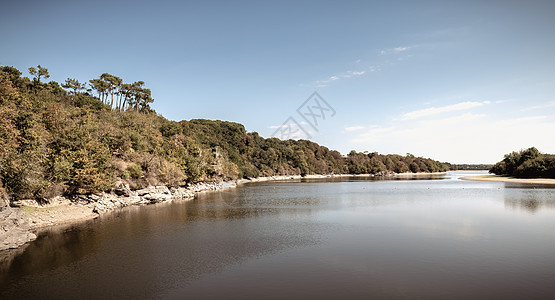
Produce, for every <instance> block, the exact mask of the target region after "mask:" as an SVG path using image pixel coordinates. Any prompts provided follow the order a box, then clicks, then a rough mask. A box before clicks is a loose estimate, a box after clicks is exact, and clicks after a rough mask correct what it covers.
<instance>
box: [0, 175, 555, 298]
mask: <svg viewBox="0 0 555 300" xmlns="http://www.w3.org/2000/svg"><path fill="white" fill-rule="evenodd" d="M460 174H461V173H450V174H449V175H448V176H447V177H445V178H444V179H434V180H430V179H428V180H378V181H372V180H369V179H368V178H367V179H364V178H349V179H341V180H337V179H336V180H307V181H303V182H298V181H297V182H272V183H258V184H250V185H246V186H244V187H241V188H238V189H234V190H228V191H224V192H216V193H209V194H203V195H201V196H200V197H199V198H198V199H196V200H193V201H189V202H174V203H167V204H161V205H153V206H150V207H146V208H145V207H132V208H126V209H123V210H121V211H120V212H118V213H114V214H110V215H108V216H105V217H102V218H100V219H97V220H94V221H90V222H87V223H84V224H81V225H78V226H73V227H70V228H67V227H66V228H65V229H55V230H51V231H49V232H46V233H44V234H42V235H41V236H40V237H39V238H38V239H37V240H36V241H35V242H33V243H31V244H29V245H28V246H27V247H26V248H24V249H21V250H19V251H18V252H17V253H13V259H7V260H4V261H3V262H0V272H1V273H0V298H1V299H17V298H26V299H42V298H49V299H90V298H102V299H106V298H108V299H137V298H168V299H185V298H188V299H214V298H220V299H269V298H270V299H284V298H287V299H306V298H317V299H337V298H351V299H362V298H365V299H368V298H372V299H407V298H410V299H555V189H554V188H552V187H549V186H540V185H523V184H509V183H495V182H474V181H462V180H459V179H457V178H456V177H457V176H460ZM464 174H465V175H467V174H468V175H469V174H470V173H464Z"/></svg>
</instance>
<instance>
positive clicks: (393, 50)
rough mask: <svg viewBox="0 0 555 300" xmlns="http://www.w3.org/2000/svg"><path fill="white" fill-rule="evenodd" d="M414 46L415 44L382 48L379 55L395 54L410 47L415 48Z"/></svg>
mask: <svg viewBox="0 0 555 300" xmlns="http://www.w3.org/2000/svg"><path fill="white" fill-rule="evenodd" d="M415 47H416V46H401V47H395V48H389V49H383V50H381V51H380V54H381V55H389V54H397V53H401V52H405V51H408V50H410V49H412V48H415Z"/></svg>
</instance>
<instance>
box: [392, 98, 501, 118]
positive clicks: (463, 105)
mask: <svg viewBox="0 0 555 300" xmlns="http://www.w3.org/2000/svg"><path fill="white" fill-rule="evenodd" d="M490 103H491V102H490V101H483V102H473V101H466V102H460V103H456V104H451V105H447V106H440V107H430V108H424V109H419V110H414V111H411V112H408V113H405V114H403V115H401V118H400V119H401V120H414V119H419V118H423V117H429V116H433V115H438V114H442V113H446V112H452V111H460V110H467V109H471V108H474V107H479V106H483V105H486V104H490Z"/></svg>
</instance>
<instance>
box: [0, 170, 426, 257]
mask: <svg viewBox="0 0 555 300" xmlns="http://www.w3.org/2000/svg"><path fill="white" fill-rule="evenodd" d="M395 175H399V174H394V173H392V174H390V173H387V174H376V175H372V174H361V175H351V174H334V175H307V176H305V177H304V178H309V179H310V178H312V179H314V178H329V177H347V176H379V177H383V176H385V177H389V176H395ZM412 175H415V174H412ZM300 178H301V176H299V175H290V176H272V177H258V178H251V179H240V180H233V181H224V182H202V183H194V184H188V185H187V186H183V187H170V188H169V187H167V186H149V187H147V188H144V189H140V190H132V189H130V187H129V185H128V184H126V183H124V182H118V183H117V184H116V185H115V187H114V188H113V189H112V191H111V192H109V193H106V192H104V193H98V194H89V195H73V196H71V197H61V196H59V197H55V198H53V199H50V200H49V201H48V203H47V204H40V203H38V202H37V201H36V200H20V201H15V202H12V203H11V206H12V207H10V202H9V200H8V197H7V195H6V193H5V191H4V190H3V189H1V188H0V251H2V250H6V249H15V248H18V247H20V246H22V245H24V244H25V243H27V242H29V241H32V240H34V239H36V235H35V233H36V231H37V230H40V229H41V228H44V227H48V226H54V225H62V224H69V223H75V222H79V221H84V220H90V219H94V218H97V217H99V216H100V215H102V214H105V213H108V212H110V211H113V210H116V209H120V208H123V207H126V206H131V205H147V204H153V203H159V202H167V201H174V200H190V199H194V198H195V196H196V195H197V194H198V193H202V192H207V191H219V190H224V189H228V188H234V187H236V186H238V185H242V184H245V183H249V182H263V181H275V180H290V179H300Z"/></svg>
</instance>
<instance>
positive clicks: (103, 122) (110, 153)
mask: <svg viewBox="0 0 555 300" xmlns="http://www.w3.org/2000/svg"><path fill="white" fill-rule="evenodd" d="M0 70H1V72H0V181H1V182H3V183H4V186H5V189H6V191H7V192H8V194H9V195H10V197H11V199H23V198H40V199H43V198H48V197H52V196H55V195H59V194H61V193H96V192H100V191H105V190H109V189H111V188H112V187H113V184H114V183H115V182H116V181H118V180H123V181H126V182H127V183H129V184H130V186H132V187H134V188H140V187H144V186H147V185H168V186H179V185H184V184H186V183H188V182H197V181H213V180H228V179H238V178H244V177H246V178H249V177H258V176H274V175H308V174H344V173H351V174H362V173H372V174H383V173H386V172H409V171H413V172H436V171H445V170H447V166H446V165H445V164H442V163H439V162H437V161H433V160H431V159H425V158H421V157H414V156H413V155H408V156H406V157H405V156H400V155H381V154H378V153H376V152H374V153H370V154H367V153H357V152H355V151H352V152H351V153H349V155H348V156H346V157H345V156H342V155H341V154H340V153H339V152H337V151H333V150H329V149H328V148H326V147H323V146H320V145H318V144H316V143H313V142H311V141H306V140H299V141H295V140H287V141H282V140H279V139H277V138H268V139H266V138H263V137H261V136H259V135H258V134H257V133H256V132H252V133H248V132H246V130H245V128H244V127H243V125H241V124H238V123H234V122H226V121H215V120H203V119H194V120H190V121H180V122H174V121H169V120H166V119H165V118H163V117H162V116H159V115H157V114H155V113H150V112H152V110H151V109H150V107H149V103H151V102H152V101H153V99H152V97H151V92H150V90H149V89H146V88H144V87H143V85H144V82H142V81H138V82H134V83H132V84H126V83H123V81H122V80H121V78H119V77H117V76H114V75H111V74H108V73H104V74H102V75H101V76H100V78H97V79H93V80H90V81H89V83H90V86H91V88H92V89H94V90H95V92H96V95H97V97H95V96H93V95H91V94H89V92H88V91H87V92H83V90H84V88H85V84H84V83H80V82H79V81H77V80H76V79H70V78H68V79H67V80H66V82H65V83H64V84H63V85H62V86H61V87H60V85H59V84H58V83H56V82H54V81H50V82H48V83H43V82H40V79H41V78H48V75H49V74H48V70H46V69H45V68H42V67H40V66H39V67H37V68H30V72H31V74H32V75H34V76H35V79H34V80H33V82H31V80H30V79H29V78H27V77H21V72H19V71H18V70H17V69H15V68H13V67H0ZM62 87H63V88H65V89H68V90H69V91H67V92H66V91H64V90H63V89H62ZM527 155H528V156H531V157H532V156H533V153H530V154H527ZM528 156H527V157H528ZM526 170H527V169H523V171H522V172H526Z"/></svg>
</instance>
